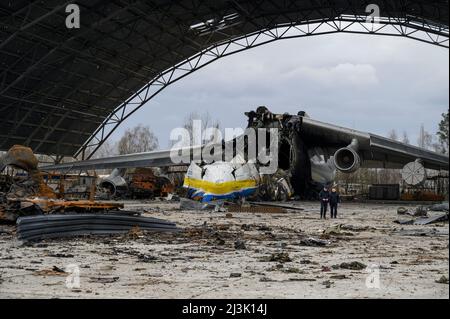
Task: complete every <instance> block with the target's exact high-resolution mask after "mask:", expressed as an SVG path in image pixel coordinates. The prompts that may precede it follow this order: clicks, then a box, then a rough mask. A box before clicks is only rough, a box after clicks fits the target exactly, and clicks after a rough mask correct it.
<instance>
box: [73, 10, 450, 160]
mask: <svg viewBox="0 0 450 319" xmlns="http://www.w3.org/2000/svg"><path fill="white" fill-rule="evenodd" d="M368 19H370V17H368V16H367V15H358V14H355V15H341V16H339V17H336V18H334V19H323V20H320V21H305V22H301V23H288V24H281V25H278V26H276V27H274V28H270V29H268V28H267V29H261V30H259V31H257V32H254V33H251V34H246V35H244V36H240V37H237V38H234V39H230V40H227V41H224V42H221V43H217V44H214V45H213V46H211V47H209V48H207V49H205V50H202V51H200V52H198V53H197V54H195V55H194V56H191V57H189V58H188V59H186V60H184V61H182V62H180V63H178V64H176V65H174V66H173V67H171V68H169V69H167V70H165V71H164V72H161V73H160V74H158V75H157V76H156V77H155V78H154V79H152V80H151V81H150V82H149V83H148V84H147V85H145V86H144V87H142V88H141V89H140V90H139V91H138V92H137V93H136V94H134V95H133V96H131V97H130V98H129V99H127V100H126V101H125V102H124V103H122V104H121V105H120V106H119V107H117V108H116V109H115V110H114V111H113V112H112V113H111V114H110V115H109V116H108V117H107V118H106V119H105V121H104V122H103V123H102V125H101V126H100V127H99V128H98V129H97V130H96V131H95V132H94V134H93V135H92V136H91V137H90V138H89V139H88V140H87V141H86V143H85V144H84V145H83V146H82V147H81V148H80V149H79V150H78V151H77V152H76V153H75V157H78V156H80V155H81V158H83V159H89V158H90V157H91V156H92V155H93V154H94V153H95V152H96V151H97V150H98V148H99V147H100V146H101V145H102V144H103V142H104V141H105V140H106V139H108V138H109V136H110V135H111V134H112V133H113V132H114V130H115V129H116V128H117V127H118V126H119V125H120V124H121V123H122V122H123V121H125V120H126V119H127V118H128V117H130V116H131V115H132V114H133V113H134V112H136V111H137V110H138V109H140V108H141V107H142V106H144V105H145V104H146V103H147V102H149V101H150V100H151V99H152V98H153V97H155V96H156V95H157V94H158V93H160V92H161V91H162V90H163V89H164V88H166V87H167V86H169V85H170V84H172V83H175V82H177V81H178V80H181V79H182V78H184V77H186V76H188V75H189V74H191V73H193V72H195V71H197V70H199V69H201V68H203V67H205V66H207V65H208V64H210V63H212V62H214V61H216V60H218V59H220V58H223V57H226V56H229V55H232V54H235V53H238V52H242V51H245V50H248V49H251V48H255V47H258V46H261V45H264V44H267V43H271V42H274V41H277V40H283V39H293V38H301V37H309V36H314V35H325V34H332V33H353V34H371V35H384V36H399V37H406V38H410V39H414V40H418V41H421V42H425V43H429V44H433V45H437V46H440V47H444V48H447V49H448V48H449V37H448V28H442V26H439V25H434V24H432V23H430V22H428V21H425V20H422V21H420V20H419V21H414V20H413V19H408V18H393V17H379V18H378V19H372V21H369V20H368ZM202 27H204V29H202V33H203V34H206V33H207V32H214V31H207V30H208V28H207V26H205V25H204V24H202Z"/></svg>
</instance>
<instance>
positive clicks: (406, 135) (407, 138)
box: [402, 131, 409, 144]
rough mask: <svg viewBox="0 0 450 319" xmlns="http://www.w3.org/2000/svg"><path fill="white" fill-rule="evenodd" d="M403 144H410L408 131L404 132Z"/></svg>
mask: <svg viewBox="0 0 450 319" xmlns="http://www.w3.org/2000/svg"><path fill="white" fill-rule="evenodd" d="M402 143H405V144H409V137H408V133H406V131H403V137H402Z"/></svg>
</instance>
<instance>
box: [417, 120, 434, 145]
mask: <svg viewBox="0 0 450 319" xmlns="http://www.w3.org/2000/svg"><path fill="white" fill-rule="evenodd" d="M417 145H418V146H419V147H421V148H425V149H431V148H432V146H433V136H432V135H431V134H430V133H428V132H427V131H426V130H425V127H424V126H423V124H422V125H420V132H419V138H418V139H417Z"/></svg>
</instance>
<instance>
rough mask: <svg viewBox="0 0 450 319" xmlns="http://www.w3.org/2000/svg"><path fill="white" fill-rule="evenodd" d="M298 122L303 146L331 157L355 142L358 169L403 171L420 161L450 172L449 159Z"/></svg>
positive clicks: (303, 120)
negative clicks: (400, 169)
mask: <svg viewBox="0 0 450 319" xmlns="http://www.w3.org/2000/svg"><path fill="white" fill-rule="evenodd" d="M299 121H300V126H299V127H300V129H299V130H300V136H301V137H302V138H303V139H304V140H305V142H306V144H307V145H308V146H321V147H324V148H326V149H327V150H328V152H329V154H334V153H335V152H336V151H337V150H338V149H340V148H342V147H346V146H349V145H350V144H351V143H352V141H353V140H357V144H358V147H357V153H358V154H359V155H360V157H361V160H362V161H361V167H367V168H402V167H403V166H404V165H405V164H407V163H409V162H413V161H415V160H417V159H420V160H421V161H422V164H423V165H424V166H425V168H429V169H435V170H447V171H448V169H449V168H448V165H449V157H448V155H444V154H439V153H436V152H433V151H429V150H426V149H423V148H420V147H417V146H413V145H409V144H405V143H401V142H398V141H395V140H391V139H389V138H385V137H382V136H379V135H375V134H371V133H366V132H361V131H357V130H353V129H349V128H345V127H341V126H337V125H333V124H329V123H324V122H320V121H316V120H313V119H311V118H307V117H300V118H299Z"/></svg>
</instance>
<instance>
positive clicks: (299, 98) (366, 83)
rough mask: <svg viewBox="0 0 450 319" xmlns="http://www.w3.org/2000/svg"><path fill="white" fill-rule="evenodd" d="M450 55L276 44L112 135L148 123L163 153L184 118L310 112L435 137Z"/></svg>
mask: <svg viewBox="0 0 450 319" xmlns="http://www.w3.org/2000/svg"><path fill="white" fill-rule="evenodd" d="M448 69H449V51H448V50H447V49H443V48H440V47H436V46H432V45H430V44H425V43H421V42H418V41H414V40H410V39H404V38H392V37H382V36H367V35H365V36H363V35H350V34H337V35H327V36H317V37H311V38H303V39H292V40H283V41H277V42H274V43H271V44H268V45H265V46H261V47H258V48H255V49H251V50H248V51H245V52H241V53H238V54H236V55H232V56H229V57H226V58H223V59H221V60H219V61H216V62H214V63H212V64H210V65H208V66H207V67H205V68H203V69H201V70H199V71H197V72H195V73H193V74H191V75H189V76H187V77H186V78H184V79H182V80H181V81H178V82H177V83H175V84H173V85H172V86H170V87H168V88H166V89H165V90H163V91H162V92H161V93H160V94H159V95H157V96H156V97H155V98H154V99H153V100H151V101H150V102H149V103H147V105H145V106H144V107H143V108H142V109H140V110H139V111H138V112H136V113H135V114H134V115H133V116H131V117H130V118H129V119H128V120H127V121H126V122H125V123H124V124H122V125H121V126H120V128H119V130H118V131H117V132H116V133H115V134H114V135H113V139H118V138H119V137H120V135H121V134H122V133H123V131H124V130H125V129H126V128H128V127H132V126H135V125H137V124H138V123H142V124H145V125H149V126H150V127H151V128H152V129H153V131H154V132H155V133H156V134H157V136H158V138H159V140H160V142H161V143H160V144H161V146H162V147H165V146H167V145H168V143H166V141H167V142H168V139H169V134H170V130H171V129H172V128H174V127H176V126H180V125H182V122H183V119H184V118H185V116H186V115H187V114H188V113H190V112H192V111H196V112H198V113H202V112H209V113H210V114H211V116H212V117H213V118H215V119H218V120H219V121H220V122H221V124H222V126H223V127H239V126H241V127H243V126H245V125H246V123H247V121H246V117H245V116H244V112H245V111H248V110H251V109H255V108H256V107H257V106H259V105H266V106H268V107H269V109H271V110H272V111H274V112H279V113H284V112H290V113H294V114H295V113H297V112H298V111H299V110H305V111H307V112H308V113H309V114H310V115H311V116H312V117H314V118H316V119H318V120H321V121H325V122H330V123H335V124H337V125H342V126H347V127H351V128H355V129H359V130H363V131H368V132H372V133H375V134H380V135H386V134H387V133H388V132H389V131H390V130H391V129H393V128H395V129H396V130H397V132H399V133H400V134H401V132H403V131H406V132H407V133H408V135H410V140H411V141H415V140H416V139H415V138H414V136H417V132H418V131H419V128H420V125H421V124H422V123H424V125H425V128H426V129H427V130H429V131H430V132H432V133H434V132H435V131H436V129H437V123H438V122H439V120H440V115H441V113H442V112H444V111H446V110H447V109H448V102H449V93H448V92H449V91H448V86H449V71H448Z"/></svg>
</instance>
